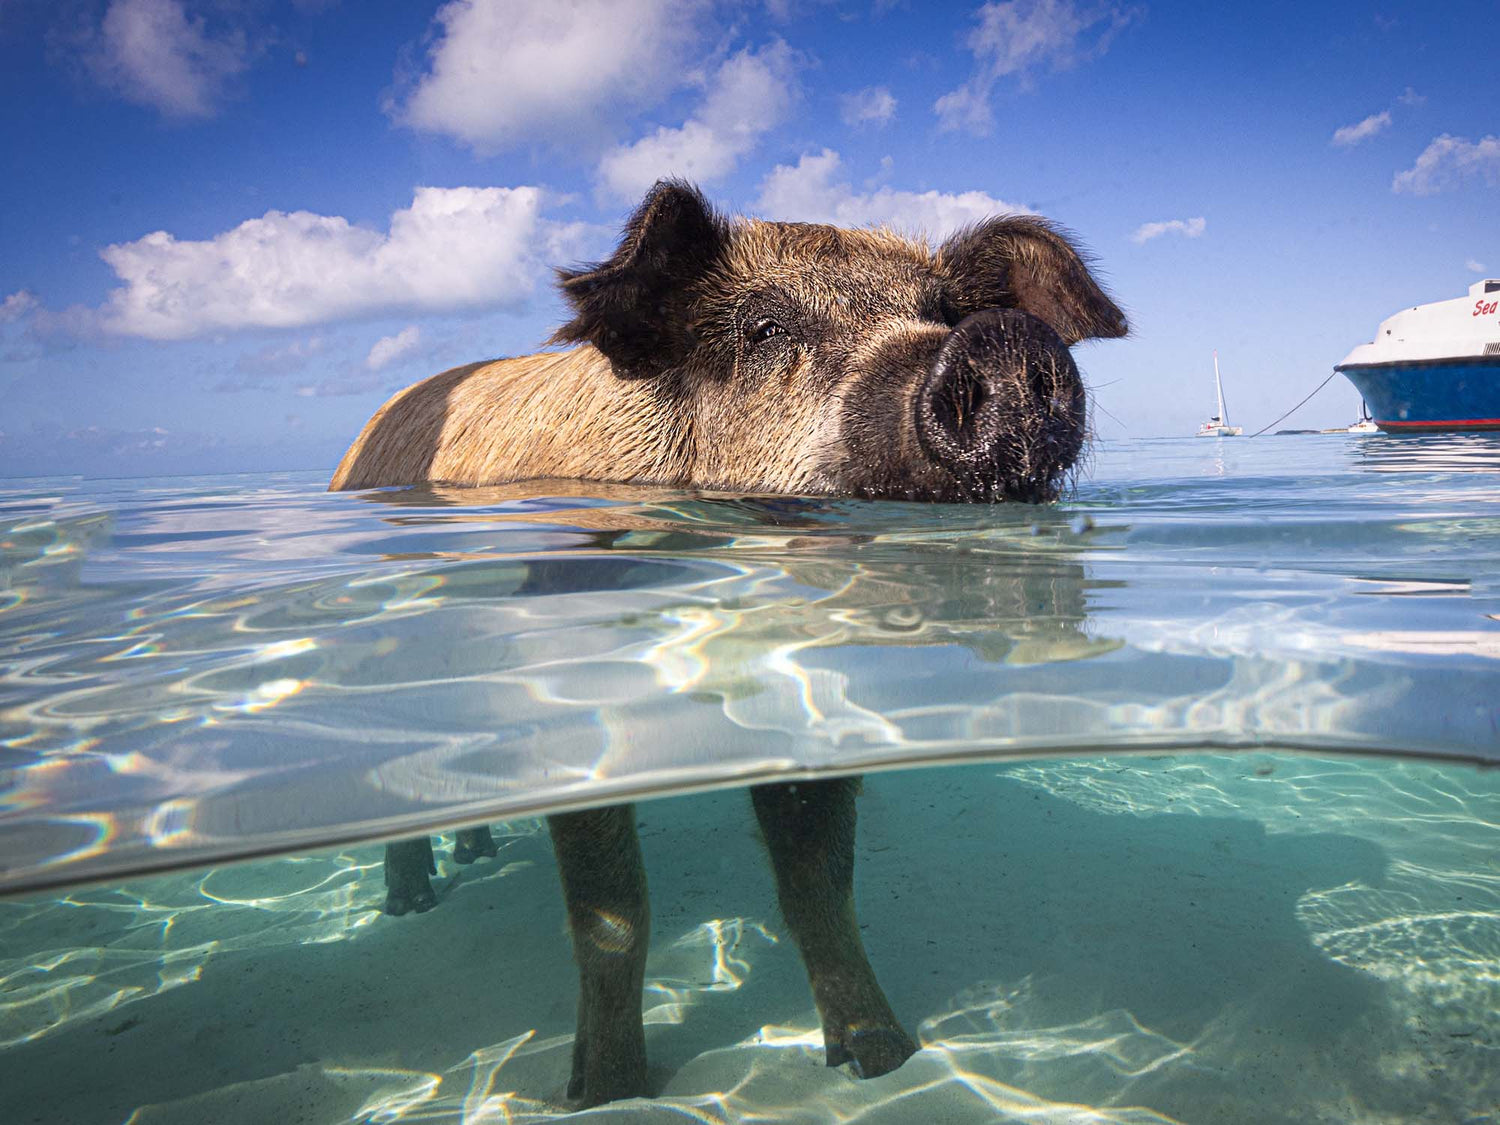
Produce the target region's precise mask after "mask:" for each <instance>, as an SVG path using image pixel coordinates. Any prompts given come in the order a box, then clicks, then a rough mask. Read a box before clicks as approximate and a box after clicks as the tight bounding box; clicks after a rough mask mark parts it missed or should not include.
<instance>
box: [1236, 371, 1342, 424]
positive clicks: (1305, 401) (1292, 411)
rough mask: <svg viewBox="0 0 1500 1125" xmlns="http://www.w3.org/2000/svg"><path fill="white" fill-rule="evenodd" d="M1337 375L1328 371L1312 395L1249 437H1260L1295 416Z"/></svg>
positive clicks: (1335, 372)
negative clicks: (1272, 427)
mask: <svg viewBox="0 0 1500 1125" xmlns="http://www.w3.org/2000/svg"><path fill="white" fill-rule="evenodd" d="M1337 374H1338V372H1337V371H1330V372H1329V373H1328V378H1326V379H1324V380H1323V381H1322V382H1321V383H1319V384H1318V385H1317V386H1316V387H1314V388H1313V389H1312V394H1310V395H1308V396H1307V398H1305V399H1303V400H1302V401H1301V402H1299V403H1298V404H1297V405H1296V406H1294V407H1292V408H1291V409H1290V410H1288V411H1287V412H1286V413H1285V414H1283V415H1282V416H1281V417H1280V418H1278V419H1276V421H1275V422H1272V423H1271V424H1270V425H1268V426H1262V427H1261V428H1260V429H1258V430H1256V431H1255V432H1254V433H1253V434H1251V435H1250V436H1251V437H1260V435H1261V434H1263V433H1265V432H1266V431H1267V430H1269V429H1270V428H1271V426H1275V425H1279V424H1280V423H1282V422H1285V421H1286V420H1287V419H1288V418H1290V417H1291V416H1292V415H1293V414H1295V413H1297V411H1299V410H1301V409H1302V408H1303V407H1304V406H1306V405H1307V404H1308V401H1309V400H1310V399H1311V398H1312V396H1313V395H1315V394H1317V393H1318V392H1319V391H1321V390H1322V389H1323V388H1324V387H1326V386H1328V384H1329V383H1331V382H1332V381H1333V377H1334V376H1335V375H1337Z"/></svg>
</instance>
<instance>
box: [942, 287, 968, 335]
mask: <svg viewBox="0 0 1500 1125" xmlns="http://www.w3.org/2000/svg"><path fill="white" fill-rule="evenodd" d="M963 318H964V314H963V310H962V309H960V308H959V307H958V306H957V305H956V304H954V303H953V299H952V298H951V297H949V296H948V294H946V293H944V294H943V295H942V296H941V297H939V298H938V319H939V320H941V321H942V322H943V323H944V324H946V325H947V326H948V327H949V328H954V327H956V326H957V325H958V322H959V321H961V320H962V319H963Z"/></svg>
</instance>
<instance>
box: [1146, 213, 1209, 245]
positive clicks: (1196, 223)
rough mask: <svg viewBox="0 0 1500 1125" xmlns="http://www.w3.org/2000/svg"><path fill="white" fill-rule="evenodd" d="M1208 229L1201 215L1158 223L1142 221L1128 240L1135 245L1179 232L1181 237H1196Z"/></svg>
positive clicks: (1205, 220)
mask: <svg viewBox="0 0 1500 1125" xmlns="http://www.w3.org/2000/svg"><path fill="white" fill-rule="evenodd" d="M1207 229H1208V220H1207V219H1205V218H1203V216H1201V215H1200V216H1198V218H1196V219H1167V220H1166V221H1164V222H1160V223H1142V224H1141V225H1140V226H1138V227H1136V228H1135V233H1134V234H1133V235H1131V236H1130V240H1131V241H1132V242H1134V243H1136V244H1137V245H1140V244H1142V243H1146V242H1150V241H1151V240H1152V239H1153V238H1160V237H1161V236H1162V235H1164V234H1180V235H1182V237H1183V238H1197V237H1199V236H1200V235H1201V234H1202V233H1203V232H1204V231H1205V230H1207Z"/></svg>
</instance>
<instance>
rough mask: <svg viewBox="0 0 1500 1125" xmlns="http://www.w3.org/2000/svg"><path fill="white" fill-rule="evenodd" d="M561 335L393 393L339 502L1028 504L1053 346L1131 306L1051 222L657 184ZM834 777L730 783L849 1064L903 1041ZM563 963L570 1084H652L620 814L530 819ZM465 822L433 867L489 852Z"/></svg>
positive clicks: (833, 1048)
mask: <svg viewBox="0 0 1500 1125" xmlns="http://www.w3.org/2000/svg"><path fill="white" fill-rule="evenodd" d="M559 278H560V283H561V288H562V291H563V294H564V296H565V297H566V298H567V300H568V303H569V304H570V306H571V309H572V318H571V319H570V320H569V321H568V322H567V323H566V324H564V325H563V326H562V327H561V328H560V329H558V331H557V333H556V335H555V336H554V338H553V340H552V341H551V342H552V343H554V344H560V345H573V346H571V347H569V348H568V349H567V350H560V351H550V352H543V353H539V354H536V355H530V356H524V357H519V358H515V359H502V360H495V361H491V362H483V363H476V364H470V365H468V366H466V367H459V368H455V369H453V370H451V371H446V372H444V373H442V374H440V375H436V376H434V377H432V378H430V379H428V380H426V381H424V382H422V383H418V384H416V385H415V386H413V387H410V388H408V389H406V390H404V391H401V392H400V393H398V394H397V395H396V396H395V397H393V398H392V399H391V400H390V401H389V402H388V403H386V404H385V405H384V406H383V407H381V408H380V410H379V411H378V412H377V413H376V415H375V416H374V417H373V418H372V419H371V420H370V422H369V423H368V424H367V425H366V426H365V428H364V430H363V431H362V432H361V433H360V435H359V437H358V438H357V439H356V440H355V442H354V444H353V445H352V446H351V447H350V449H349V451H348V453H346V454H345V456H344V459H343V461H342V462H341V463H340V465H339V467H338V469H337V471H336V472H335V474H334V477H333V481H332V483H331V485H330V487H331V488H333V489H354V488H368V487H375V486H390V485H403V484H419V483H442V484H448V485H459V486H467V485H487V484H499V483H504V482H509V481H516V480H526V479H533V478H570V479H578V478H582V479H588V480H595V481H619V482H634V483H641V484H658V485H675V486H682V487H692V488H705V489H722V490H731V491H739V492H757V493H784V494H798V495H835V496H861V497H870V498H898V499H904V500H931V501H938V502H972V501H985V502H994V501H1004V500H1026V501H1039V500H1046V499H1049V498H1050V497H1052V496H1053V495H1055V493H1056V491H1057V490H1058V488H1059V486H1060V483H1061V482H1062V481H1063V480H1064V479H1065V477H1066V474H1067V473H1068V471H1069V470H1070V469H1071V467H1072V466H1073V464H1074V463H1075V461H1076V460H1077V458H1078V456H1079V453H1080V451H1081V449H1082V447H1083V443H1084V438H1085V429H1086V410H1087V401H1086V396H1085V393H1084V388H1083V384H1082V381H1081V380H1080V378H1079V375H1078V371H1077V368H1076V367H1075V366H1074V363H1073V359H1072V356H1071V354H1070V352H1069V347H1070V346H1071V345H1072V344H1074V343H1077V342H1078V341H1080V340H1082V339H1085V338H1089V337H1111V336H1122V335H1124V334H1125V331H1126V325H1125V318H1124V316H1123V315H1122V314H1121V312H1120V310H1119V309H1118V308H1117V307H1116V306H1115V305H1114V303H1113V302H1112V301H1111V300H1110V299H1109V297H1108V296H1107V295H1106V294H1105V293H1104V291H1103V290H1102V289H1101V288H1100V286H1099V285H1098V283H1097V282H1096V281H1095V280H1094V278H1093V277H1092V276H1091V275H1090V272H1089V270H1088V267H1087V265H1086V263H1085V261H1084V259H1083V258H1082V257H1081V255H1080V254H1079V253H1078V251H1077V250H1076V249H1075V248H1074V247H1073V246H1072V245H1071V243H1070V241H1069V240H1068V238H1067V237H1065V236H1064V235H1063V234H1062V233H1061V232H1060V231H1059V230H1058V229H1057V228H1056V227H1054V226H1053V225H1051V224H1050V223H1048V222H1046V221H1045V220H1043V219H1040V218H1037V217H1034V216H1030V215H1008V216H998V217H995V218H991V219H988V220H986V221H984V222H981V223H977V224H975V225H973V226H971V227H969V228H967V229H965V230H963V231H960V232H959V233H958V234H955V235H954V236H953V237H951V238H950V239H948V240H947V241H946V242H944V243H943V244H942V245H941V246H939V247H937V248H936V249H935V250H934V249H933V248H931V247H930V246H929V245H927V244H926V243H924V242H921V241H915V240H911V239H907V238H903V237H901V236H898V235H896V234H893V233H891V232H889V231H885V230H845V229H840V228H836V227H831V226H823V225H818V224H808V223H773V222H762V221H758V220H752V219H727V218H725V217H722V216H720V215H719V214H717V213H716V212H715V211H714V210H713V209H712V208H711V207H710V206H709V205H708V203H707V202H706V201H705V200H704V198H703V197H702V196H701V195H700V194H699V193H698V192H697V191H696V190H695V189H694V188H692V187H690V186H689V185H686V184H683V183H678V182H675V181H664V182H662V183H660V184H658V185H657V186H656V187H655V188H654V189H653V190H652V191H651V192H650V194H648V195H647V197H646V199H645V200H644V201H643V202H642V204H641V205H640V207H639V208H638V209H637V210H636V211H635V213H634V214H633V215H632V216H631V218H630V220H629V222H628V223H627V225H626V227H625V231H624V234H623V237H622V239H621V241H620V244H619V246H618V247H617V248H616V250H615V252H614V254H613V255H612V256H611V257H610V258H609V259H608V260H606V261H604V262H600V263H598V264H596V265H592V266H588V267H585V268H581V269H573V270H565V271H562V272H561V273H560V274H559ZM857 787H858V782H857V781H856V780H854V779H848V778H843V779H835V780H826V781H814V782H799V783H795V784H772V785H761V786H757V787H755V788H753V789H752V790H751V802H752V805H753V807H754V810H755V815H756V818H757V820H758V822H759V825H760V828H761V832H762V835H763V836H764V839H765V843H766V848H767V851H768V853H769V856H770V861H771V867H772V870H773V872H774V876H775V880H776V887H777V895H778V900H779V903H780V907H781V911H782V914H783V916H784V918H785V921H786V925H787V928H788V930H789V931H790V932H791V934H792V936H793V938H794V940H795V942H796V944H797V947H798V949H799V950H800V952H801V954H802V958H803V962H804V964H805V966H806V969H807V975H808V980H809V982H810V984H811V986H812V992H813V998H814V1001H815V1003H816V1005H817V1009H818V1014H819V1016H820V1018H821V1021H822V1025H823V1039H824V1044H825V1053H826V1059H827V1062H828V1065H830V1066H837V1065H840V1064H843V1063H850V1064H852V1069H853V1070H854V1072H855V1073H856V1074H858V1075H860V1076H861V1077H873V1076H875V1075H879V1074H884V1073H887V1072H888V1071H891V1070H894V1069H895V1068H897V1067H899V1066H900V1065H901V1064H902V1063H903V1062H904V1061H905V1060H906V1059H907V1058H908V1057H909V1056H910V1055H911V1054H912V1053H913V1052H914V1051H915V1050H916V1044H915V1043H914V1042H913V1041H912V1039H911V1037H910V1036H909V1035H908V1034H907V1033H906V1032H905V1031H904V1030H903V1029H902V1027H901V1024H900V1022H899V1021H898V1020H897V1019H896V1016H895V1014H894V1013H893V1012H892V1011H891V1007H890V1004H889V1003H888V1002H887V1001H886V998H885V995H884V993H883V992H882V991H881V989H880V985H879V984H878V983H877V981H876V979H875V974H874V972H873V970H872V969H871V967H870V964H869V961H868V960H867V958H866V956H865V951H864V947H863V944H862V943H861V941H860V937H859V924H858V921H857V919H856V917H855V911H854V895H853V885H854V883H853V876H854V833H855V805H854V797H855V793H856V790H857ZM548 824H549V827H550V830H551V834H552V841H553V847H554V850H555V852H556V854H557V860H558V866H559V869H560V873H561V877H562V885H563V895H564V899H565V902H566V907H567V915H568V923H569V928H570V931H571V934H572V942H573V952H574V957H575V960H576V961H577V965H578V971H579V978H580V991H579V1001H578V1026H577V1034H576V1037H575V1040H574V1048H573V1067H572V1075H571V1077H570V1080H569V1082H568V1096H569V1098H570V1099H572V1100H573V1101H575V1102H577V1103H580V1104H584V1105H596V1104H600V1103H603V1102H608V1101H612V1100H615V1099H618V1098H626V1097H632V1096H636V1095H642V1094H646V1093H647V1092H648V1091H647V1071H646V1048H645V1035H644V1031H643V1029H642V1024H641V999H642V998H641V990H642V985H643V982H644V973H645V962H646V951H647V941H648V937H649V931H650V919H649V915H648V910H647V895H646V875H645V869H644V866H643V865H642V862H641V852H640V845H639V843H638V841H637V838H636V830H635V814H634V810H633V808H632V807H631V806H628V805H622V806H616V807H611V808H603V809H595V810H590V811H585V812H575V813H561V814H554V815H553V816H551V817H549V818H548ZM494 854H495V845H494V843H493V841H492V840H491V838H490V835H489V832H488V831H487V830H486V829H483V828H479V829H466V830H463V831H461V832H459V833H458V836H457V842H456V846H455V849H454V858H455V859H456V860H458V861H459V862H460V863H463V862H472V861H473V860H474V859H475V858H477V857H479V856H481V855H491V856H492V855H494ZM433 871H434V865H433V859H432V849H431V844H430V841H429V840H427V839H426V838H422V839H416V840H408V841H402V842H399V843H395V844H392V845H390V846H389V848H388V849H387V855H386V883H387V887H388V899H387V910H388V912H389V913H392V914H402V913H406V912H407V911H410V910H416V911H422V910H426V909H428V908H429V907H431V906H432V905H433V903H434V897H433V892H432V889H431V885H430V884H429V882H428V875H429V874H431V873H433Z"/></svg>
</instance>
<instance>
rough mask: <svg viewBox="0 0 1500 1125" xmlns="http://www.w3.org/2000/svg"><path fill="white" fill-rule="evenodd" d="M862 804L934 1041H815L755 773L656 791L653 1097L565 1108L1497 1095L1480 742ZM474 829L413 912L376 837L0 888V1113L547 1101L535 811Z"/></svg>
mask: <svg viewBox="0 0 1500 1125" xmlns="http://www.w3.org/2000/svg"><path fill="white" fill-rule="evenodd" d="M859 807H860V835H859V859H858V864H859V866H858V874H857V881H858V897H859V909H860V917H861V922H862V925H863V927H864V934H865V940H866V945H867V947H868V949H869V952H870V957H871V961H872V962H873V964H874V965H875V968H876V971H877V973H878V974H879V976H880V978H881V981H882V984H883V985H884V987H885V990H886V992H887V994H888V996H889V997H890V1000H891V1002H892V1004H893V1005H894V1007H895V1009H896V1011H897V1013H898V1014H899V1015H900V1016H901V1017H902V1019H903V1021H904V1022H905V1023H906V1024H907V1027H908V1029H909V1030H911V1031H913V1032H914V1033H915V1034H916V1035H917V1037H918V1039H919V1040H920V1042H921V1044H922V1050H921V1051H919V1052H918V1054H917V1055H916V1056H914V1057H913V1058H912V1059H911V1060H910V1061H908V1062H907V1064H906V1065H905V1066H903V1067H902V1068H901V1069H900V1070H898V1071H896V1072H895V1073H893V1074H890V1075H886V1076H884V1077H881V1078H877V1079H872V1080H869V1081H860V1080H858V1079H856V1078H854V1077H853V1076H852V1075H851V1074H849V1073H848V1071H847V1068H840V1069H829V1068H827V1067H825V1066H823V1059H822V1044H821V1035H820V1033H819V1032H818V1029H817V1021H816V1016H815V1013H814V1011H813V1007H812V1002H811V998H810V995H809V993H808V990H807V985H806V981H805V978H804V977H803V975H802V969H801V965H800V962H799V960H798V957H797V954H796V951H795V950H794V949H793V948H792V947H791V944H790V942H789V941H788V940H787V939H786V937H785V934H784V930H783V927H782V924H781V921H780V919H779V917H778V916H777V914H776V910H775V905H774V896H773V891H772V886H771V879H770V875H769V872H768V871H767V869H766V865H765V863H764V861H763V857H762V855H761V848H760V845H759V843H758V841H757V839H756V837H755V833H754V830H753V827H752V821H753V818H752V816H751V814H750V811H749V808H748V802H746V800H745V798H744V796H743V794H738V793H716V794H709V795H703V796H697V797H690V798H674V799H670V800H664V801H657V802H651V803H647V804H643V805H641V806H639V808H638V813H639V817H640V821H641V824H642V828H641V835H642V844H643V848H644V851H645V853H646V861H647V866H648V870H649V872H650V880H651V896H652V915H653V933H652V953H651V958H650V961H649V965H648V972H647V976H648V986H647V996H646V1008H647V1023H648V1027H647V1043H648V1051H649V1053H650V1058H651V1064H652V1079H653V1082H654V1083H655V1084H656V1087H657V1097H655V1098H654V1099H649V1100H646V1099H638V1100H633V1101H630V1102H623V1103H617V1104H615V1105H612V1106H606V1107H601V1108H599V1109H595V1110H591V1111H587V1112H582V1113H577V1114H574V1115H573V1116H574V1117H576V1118H577V1119H579V1120H594V1119H601V1120H604V1119H608V1120H622V1121H630V1122H637V1121H639V1122H663V1123H666V1122H674V1123H675V1122H682V1121H699V1122H830V1123H832V1122H838V1123H852V1122H861V1123H872V1125H873V1123H892V1125H895V1123H903V1125H904V1123H926V1122H932V1123H935V1125H941V1123H948V1122H952V1123H958V1122H995V1121H1016V1122H1046V1123H1068V1125H1074V1123H1084V1122H1118V1123H1128V1125H1145V1123H1148V1122H1151V1123H1155V1122H1226V1123H1227V1122H1234V1123H1240V1122H1243V1123H1246V1125H1251V1123H1254V1125H1269V1123H1275V1122H1287V1123H1292V1122H1296V1123H1299V1125H1301V1123H1308V1122H1318V1123H1323V1122H1328V1123H1333V1122H1339V1123H1344V1122H1348V1123H1351V1125H1352V1123H1355V1122H1358V1123H1361V1125H1384V1123H1388V1122H1389V1123H1396V1122H1403V1123H1404V1122H1431V1123H1434V1125H1455V1123H1460V1122H1462V1123H1466V1125H1497V1123H1500V1016H1497V1012H1500V771H1489V772H1488V773H1482V772H1477V771H1474V770H1470V769H1460V768H1453V767H1438V766H1433V765H1427V764H1417V763H1406V762H1375V761H1359V760H1339V761H1327V760H1318V759H1311V758H1299V757H1294V756H1289V755H1275V754H1255V755H1241V756H1235V757H1230V756H1223V755H1218V756H1210V755H1201V756H1186V757H1173V758H1159V759H1158V758H1113V759H1104V758H1100V759H1080V760H1071V761H1057V762H1046V763H1029V764H1019V765H1008V766H996V765H991V766H966V767H962V768H940V769H930V770H925V771H918V772H912V773H903V774H887V775H879V776H873V777H871V778H869V779H867V782H866V786H865V795H864V796H863V797H862V798H861V800H860V806H859ZM496 835H497V839H498V840H499V842H500V845H501V850H500V855H499V857H498V858H497V859H494V860H485V861H481V862H480V863H478V864H475V865H474V866H472V867H468V868H456V867H454V866H453V865H452V864H451V862H449V861H447V860H446V858H445V859H444V860H443V861H442V864H443V875H442V877H441V878H440V879H439V880H437V881H436V884H435V885H436V886H437V889H438V893H439V904H438V907H437V908H436V909H434V910H433V911H431V912H429V913H427V914H422V915H410V916H407V917H403V918H388V917H385V916H383V915H381V914H380V913H379V906H380V903H381V901H382V899H383V897H384V889H383V887H382V885H381V871H380V865H379V861H380V854H381V850H380V848H379V847H367V848H359V849H345V850H342V851H338V852H326V853H321V854H316V855H311V856H303V857H288V858H282V859H277V860H270V861H262V862H257V863H253V864H244V865H237V866H228V867H220V868H216V869H213V870H209V871H201V870H200V871H190V872H179V873H174V874H170V875H165V876H156V877H151V878H142V879H139V880H134V881H132V882H130V883H129V884H127V885H124V886H113V887H89V888H79V889H75V890H74V891H72V892H71V893H68V894H66V895H58V894H55V893H54V894H50V895H44V896H32V897H29V898H22V899H12V900H8V901H5V902H0V1045H3V1049H0V1091H3V1093H0V1103H3V1105H4V1109H3V1112H0V1121H3V1122H5V1123H6V1125H33V1123H34V1125H41V1123H49V1125H50V1123H54V1122H56V1123H68V1125H90V1123H94V1122H99V1123H111V1125H120V1123H129V1125H207V1123H218V1122H223V1123H226V1125H229V1123H233V1125H238V1123H242V1122H243V1123H246V1125H249V1123H255V1125H262V1123H273V1125H293V1123H298V1122H306V1123H310V1125H334V1123H341V1122H348V1123H360V1122H372V1123H374V1122H404V1121H409V1122H464V1123H479V1122H515V1123H523V1122H541V1121H550V1120H553V1119H556V1118H559V1117H562V1116H566V1115H567V1114H568V1110H567V1108H566V1106H565V1105H564V1104H563V1103H562V1099H561V1094H562V1088H563V1084H564V1082H565V1080H566V1077H567V1072H568V1062H569V1052H570V1050H571V1045H572V1022H573V1016H574V1005H575V1003H576V984H575V980H574V975H573V965H572V961H571V955H570V951H569V947H568V941H567V936H566V932H565V929H564V923H563V912H562V903H561V896H560V894H559V891H558V888H557V880H556V873H555V869H554V866H553V863H552V857H551V853H550V848H549V846H548V840H547V835H546V832H545V831H544V829H543V827H542V825H541V824H540V823H538V822H530V821H528V822H517V823H512V824H506V825H501V826H498V827H497V832H496ZM449 843H450V841H446V840H445V841H443V842H442V845H441V846H442V847H444V848H446V847H447V846H448V844H449Z"/></svg>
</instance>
